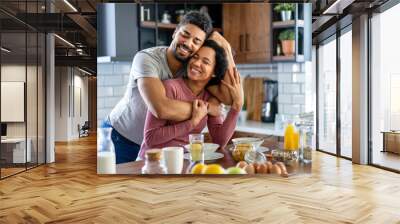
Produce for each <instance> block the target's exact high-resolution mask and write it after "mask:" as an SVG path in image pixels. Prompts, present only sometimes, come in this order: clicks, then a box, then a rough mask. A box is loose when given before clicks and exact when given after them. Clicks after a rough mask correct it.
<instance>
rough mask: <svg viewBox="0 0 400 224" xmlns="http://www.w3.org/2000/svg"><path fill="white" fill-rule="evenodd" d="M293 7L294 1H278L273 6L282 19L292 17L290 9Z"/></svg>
mask: <svg viewBox="0 0 400 224" xmlns="http://www.w3.org/2000/svg"><path fill="white" fill-rule="evenodd" d="M294 9H295V4H294V3H280V4H277V5H276V6H275V7H274V10H275V12H277V13H281V19H282V21H287V20H290V19H291V18H292V11H294Z"/></svg>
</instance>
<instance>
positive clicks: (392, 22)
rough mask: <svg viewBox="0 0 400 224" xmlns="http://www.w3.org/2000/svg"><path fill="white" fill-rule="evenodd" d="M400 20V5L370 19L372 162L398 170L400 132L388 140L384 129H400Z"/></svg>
mask: <svg viewBox="0 0 400 224" xmlns="http://www.w3.org/2000/svg"><path fill="white" fill-rule="evenodd" d="M398 21H400V4H398V5H396V6H394V7H393V8H391V9H389V10H387V11H385V12H383V13H381V14H377V15H375V16H374V17H373V18H372V20H371V23H372V24H371V25H372V37H371V40H372V49H371V50H372V54H371V57H372V77H371V79H372V80H371V86H372V99H371V109H372V111H371V115H372V126H371V128H372V130H371V131H372V151H373V154H372V163H373V164H378V165H381V166H384V167H389V168H392V169H396V170H400V155H399V154H398V153H400V132H398V133H387V134H385V135H386V137H387V139H384V134H383V133H382V132H390V131H391V130H400V110H399V109H400V106H399V98H398V97H399V95H400V83H399V82H400V66H399V59H398V58H399V56H398V55H399V52H400V43H399V41H398V37H399V34H400V31H399V29H394V27H397V26H398ZM384 143H386V144H385V145H384ZM382 150H383V151H384V152H382ZM393 152H395V153H393ZM396 153H397V154H396Z"/></svg>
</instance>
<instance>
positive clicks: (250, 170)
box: [244, 164, 256, 174]
mask: <svg viewBox="0 0 400 224" xmlns="http://www.w3.org/2000/svg"><path fill="white" fill-rule="evenodd" d="M244 170H245V171H246V173H247V174H255V173H256V172H255V169H254V166H253V164H249V165H247V166H245V167H244Z"/></svg>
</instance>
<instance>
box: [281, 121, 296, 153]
mask: <svg viewBox="0 0 400 224" xmlns="http://www.w3.org/2000/svg"><path fill="white" fill-rule="evenodd" d="M299 143H300V134H299V131H298V130H297V129H296V126H295V125H294V123H293V122H289V123H288V124H287V125H286V128H285V136H284V140H283V149H284V150H287V151H296V150H298V149H299V145H300V144H299Z"/></svg>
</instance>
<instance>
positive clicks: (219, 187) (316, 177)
mask: <svg viewBox="0 0 400 224" xmlns="http://www.w3.org/2000/svg"><path fill="white" fill-rule="evenodd" d="M56 160H57V161H56V163H55V164H51V165H47V166H41V167H39V168H35V169H33V170H29V171H27V172H25V173H22V174H19V175H16V176H13V177H10V178H7V179H5V180H2V181H0V202H1V203H0V223H44V222H48V223H221V224H225V223H385V224H386V223H400V175H399V174H396V173H391V172H388V171H384V170H380V169H377V168H374V167H369V166H359V165H352V164H351V162H350V161H348V160H343V159H337V158H335V157H333V156H329V155H326V154H323V153H315V154H314V161H313V173H312V174H310V175H304V176H296V177H291V178H280V177H271V176H266V177H256V178H202V177H193V178H187V177H186V178H157V179H152V178H145V177H132V176H97V175H96V165H95V164H96V141H95V138H93V137H91V138H84V139H82V140H81V141H77V142H70V143H69V144H57V150H56Z"/></svg>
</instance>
